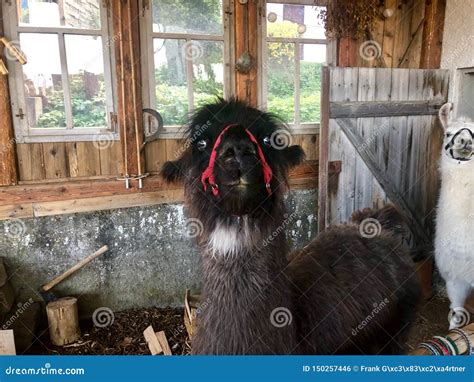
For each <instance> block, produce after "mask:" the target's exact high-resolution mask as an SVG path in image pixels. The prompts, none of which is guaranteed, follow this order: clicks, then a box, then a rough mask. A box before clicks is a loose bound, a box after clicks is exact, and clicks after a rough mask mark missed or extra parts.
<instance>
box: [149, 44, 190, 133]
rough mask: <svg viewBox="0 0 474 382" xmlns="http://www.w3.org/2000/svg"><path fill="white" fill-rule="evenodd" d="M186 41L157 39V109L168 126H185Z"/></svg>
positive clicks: (186, 100) (155, 46)
mask: <svg viewBox="0 0 474 382" xmlns="http://www.w3.org/2000/svg"><path fill="white" fill-rule="evenodd" d="M185 43H186V42H185V40H172V39H167V40H163V39H155V40H154V41H153V49H154V52H155V54H154V57H155V83H156V89H155V94H156V109H157V110H158V111H159V112H160V113H161V115H162V116H163V122H164V124H165V125H167V126H170V125H182V124H184V123H185V122H186V120H187V115H188V82H187V80H186V61H185V59H184V54H185V52H186V47H187V46H186V45H185Z"/></svg>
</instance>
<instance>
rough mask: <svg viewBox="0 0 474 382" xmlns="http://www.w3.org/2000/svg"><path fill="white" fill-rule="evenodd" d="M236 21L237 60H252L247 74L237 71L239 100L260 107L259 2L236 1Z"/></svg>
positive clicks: (236, 84) (253, 0) (236, 88)
mask: <svg viewBox="0 0 474 382" xmlns="http://www.w3.org/2000/svg"><path fill="white" fill-rule="evenodd" d="M234 14H235V17H234V20H235V23H234V25H235V59H236V61H237V62H238V61H239V58H241V57H242V55H244V54H248V55H249V56H250V60H251V67H250V70H249V71H248V72H247V73H245V72H242V71H239V70H236V71H235V90H236V95H237V97H238V98H239V99H241V100H245V101H247V102H248V103H249V104H250V105H251V106H254V107H257V106H258V97H257V91H258V67H257V55H258V41H257V35H258V33H257V30H258V1H257V0H248V1H247V3H245V4H241V3H240V1H238V0H235V1H234Z"/></svg>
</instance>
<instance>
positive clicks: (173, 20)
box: [153, 0, 224, 35]
mask: <svg viewBox="0 0 474 382" xmlns="http://www.w3.org/2000/svg"><path fill="white" fill-rule="evenodd" d="M153 32H168V33H198V34H213V35H222V34H223V33H224V32H223V21H222V0H153Z"/></svg>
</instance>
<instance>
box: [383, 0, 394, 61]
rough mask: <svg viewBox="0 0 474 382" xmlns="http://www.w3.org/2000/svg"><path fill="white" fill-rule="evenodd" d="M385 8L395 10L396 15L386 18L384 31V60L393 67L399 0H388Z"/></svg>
mask: <svg viewBox="0 0 474 382" xmlns="http://www.w3.org/2000/svg"><path fill="white" fill-rule="evenodd" d="M385 9H390V10H392V11H394V15H393V16H392V17H389V18H387V19H385V23H384V31H383V53H382V57H383V61H384V62H385V66H386V67H387V68H391V67H393V50H394V41H395V34H396V31H397V25H398V12H397V0H386V1H385Z"/></svg>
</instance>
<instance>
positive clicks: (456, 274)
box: [435, 103, 474, 329]
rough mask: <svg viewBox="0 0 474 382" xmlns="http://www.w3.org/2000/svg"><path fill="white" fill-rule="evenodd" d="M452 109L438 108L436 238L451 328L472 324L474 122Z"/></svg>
mask: <svg viewBox="0 0 474 382" xmlns="http://www.w3.org/2000/svg"><path fill="white" fill-rule="evenodd" d="M451 110H452V104H451V103H446V104H444V105H443V106H442V107H441V109H440V111H439V118H440V120H441V123H442V125H443V127H444V130H445V135H444V143H443V149H442V155H441V161H440V171H441V182H442V183H441V192H440V197H439V204H438V213H437V218H436V239H435V257H436V264H437V266H438V269H439V271H440V273H441V275H442V276H443V278H444V280H445V281H446V289H447V292H448V296H449V300H450V302H451V309H452V310H451V313H450V329H452V328H454V327H458V326H463V325H467V324H468V323H469V322H468V320H469V314H468V313H467V311H466V310H464V309H463V307H464V303H465V301H466V298H467V297H468V296H469V293H470V292H471V291H472V290H473V288H474V230H473V228H474V224H473V222H474V155H473V141H474V123H473V122H470V121H466V120H461V119H460V120H454V121H453V120H452V118H451Z"/></svg>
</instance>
